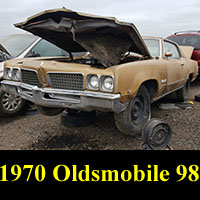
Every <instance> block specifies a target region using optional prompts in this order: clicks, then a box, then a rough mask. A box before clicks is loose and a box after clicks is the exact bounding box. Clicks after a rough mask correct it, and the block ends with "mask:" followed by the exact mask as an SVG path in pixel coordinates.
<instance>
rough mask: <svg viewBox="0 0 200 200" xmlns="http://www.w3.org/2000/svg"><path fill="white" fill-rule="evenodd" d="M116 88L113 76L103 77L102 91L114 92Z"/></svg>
mask: <svg viewBox="0 0 200 200" xmlns="http://www.w3.org/2000/svg"><path fill="white" fill-rule="evenodd" d="M113 88H114V80H113V78H112V77H111V76H102V78H101V89H102V90H103V91H107V92H112V91H113Z"/></svg>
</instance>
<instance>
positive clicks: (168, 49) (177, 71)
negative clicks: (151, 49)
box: [163, 41, 186, 92]
mask: <svg viewBox="0 0 200 200" xmlns="http://www.w3.org/2000/svg"><path fill="white" fill-rule="evenodd" d="M163 46H164V48H163V51H164V57H165V62H166V70H167V91H168V92H169V91H172V90H176V89H178V88H180V87H182V86H183V85H184V83H185V80H186V79H185V78H186V67H185V61H184V58H182V57H181V53H180V50H179V48H178V46H177V45H176V44H174V43H171V42H169V41H164V43H163ZM170 53H171V54H172V55H171V56H169V54H170ZM167 54H168V56H167Z"/></svg>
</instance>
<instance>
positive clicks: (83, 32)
mask: <svg viewBox="0 0 200 200" xmlns="http://www.w3.org/2000/svg"><path fill="white" fill-rule="evenodd" d="M16 27H18V28H21V29H23V30H26V31H28V32H31V33H33V34H35V35H37V36H39V37H41V38H44V39H46V40H48V41H50V42H52V43H53V44H55V45H57V46H58V47H60V48H62V49H63V50H65V51H67V52H68V53H69V55H68V57H61V58H58V57H52V58H43V57H41V58H28V59H18V60H11V61H8V62H6V64H5V73H4V80H3V81H2V86H3V89H4V90H5V91H6V92H10V93H14V94H19V95H20V96H21V97H22V98H23V99H26V100H29V101H31V102H33V103H35V104H36V105H37V108H38V110H39V111H40V112H41V113H43V114H46V115H54V114H59V113H61V112H62V111H63V110H64V109H66V108H67V109H68V110H78V111H103V112H110V111H112V112H114V118H115V123H116V126H117V127H118V129H119V130H120V131H121V132H122V133H125V134H129V135H135V134H137V133H140V132H141V130H142V128H143V126H144V124H145V123H146V122H147V121H148V120H149V118H150V115H151V108H150V103H151V102H153V101H156V100H158V99H160V98H162V97H164V96H165V95H167V94H169V93H171V92H174V91H176V93H177V99H178V100H179V101H183V100H184V99H185V98H186V97H187V95H188V91H189V86H190V82H191V81H193V80H194V79H195V78H196V76H197V74H198V68H197V63H196V62H195V61H192V60H190V59H187V58H185V56H184V55H183V53H182V51H181V49H180V48H179V46H178V45H177V44H175V43H173V42H171V41H168V40H165V39H162V38H154V37H145V38H144V39H143V38H142V37H141V36H140V34H139V32H138V31H137V29H136V27H135V26H134V25H133V24H131V23H123V22H119V21H118V20H116V19H115V18H107V17H100V16H94V15H88V14H83V13H78V12H75V11H71V10H68V9H65V8H63V9H56V10H48V11H45V12H42V13H39V14H37V15H35V16H32V17H30V18H28V19H27V21H25V22H23V23H20V24H16ZM77 52H78V53H80V52H81V53H83V54H84V55H83V56H81V57H80V56H79V57H77V56H76V53H77ZM69 113H70V112H69Z"/></svg>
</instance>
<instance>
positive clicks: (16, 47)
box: [0, 34, 38, 58]
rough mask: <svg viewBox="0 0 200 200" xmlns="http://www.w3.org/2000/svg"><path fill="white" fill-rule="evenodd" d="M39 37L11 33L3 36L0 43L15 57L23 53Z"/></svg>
mask: <svg viewBox="0 0 200 200" xmlns="http://www.w3.org/2000/svg"><path fill="white" fill-rule="evenodd" d="M37 39H38V37H36V36H34V35H29V34H19V35H9V36H6V37H4V38H1V39H0V44H1V45H2V46H3V47H4V48H5V49H6V50H7V51H8V53H9V54H10V55H11V56H12V57H14V58H15V57H18V56H19V55H20V54H21V53H23V52H24V51H25V50H26V49H27V48H28V47H29V46H30V45H31V44H33V43H34V42H35V41H36V40H37Z"/></svg>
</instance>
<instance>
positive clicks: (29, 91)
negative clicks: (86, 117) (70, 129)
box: [1, 80, 127, 113]
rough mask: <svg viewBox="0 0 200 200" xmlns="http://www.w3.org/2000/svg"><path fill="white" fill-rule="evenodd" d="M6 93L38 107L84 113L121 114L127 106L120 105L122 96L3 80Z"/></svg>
mask: <svg viewBox="0 0 200 200" xmlns="http://www.w3.org/2000/svg"><path fill="white" fill-rule="evenodd" d="M1 84H2V88H3V90H4V91H5V92H7V93H10V94H15V95H17V94H18V95H20V96H21V97H22V98H23V99H26V100H28V101H31V102H33V103H35V104H36V105H40V106H45V107H53V108H72V109H78V110H84V111H92V110H99V111H105V112H107V111H113V112H116V113H119V112H121V111H122V110H124V109H125V108H126V107H127V104H122V103H120V94H108V93H102V92H90V91H69V90H61V89H51V88H38V87H37V86H32V85H28V84H25V83H21V82H15V81H7V80H3V81H2V82H1Z"/></svg>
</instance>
